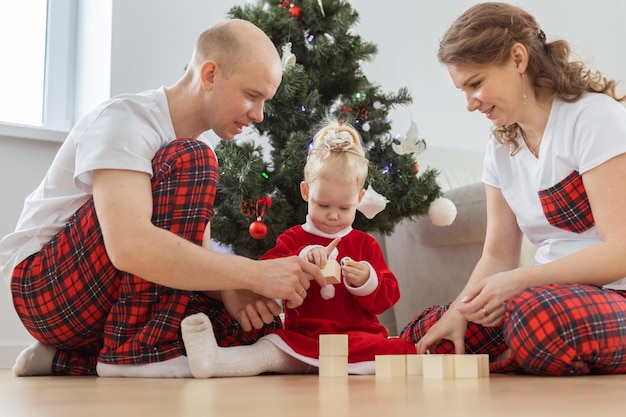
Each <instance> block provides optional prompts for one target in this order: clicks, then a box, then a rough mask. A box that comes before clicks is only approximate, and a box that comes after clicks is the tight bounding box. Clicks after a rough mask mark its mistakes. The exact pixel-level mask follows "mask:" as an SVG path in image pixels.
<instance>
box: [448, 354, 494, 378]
mask: <svg viewBox="0 0 626 417" xmlns="http://www.w3.org/2000/svg"><path fill="white" fill-rule="evenodd" d="M454 372H455V377H456V378H483V377H489V355H470V354H467V355H457V356H455V357H454Z"/></svg>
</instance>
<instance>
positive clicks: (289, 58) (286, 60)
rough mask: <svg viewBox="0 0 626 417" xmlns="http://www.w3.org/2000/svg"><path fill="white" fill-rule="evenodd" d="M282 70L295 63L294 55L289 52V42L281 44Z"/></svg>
mask: <svg viewBox="0 0 626 417" xmlns="http://www.w3.org/2000/svg"><path fill="white" fill-rule="evenodd" d="M282 62H283V71H284V70H286V69H287V68H290V67H293V66H294V65H296V56H295V55H294V54H293V53H292V52H291V42H287V43H286V44H284V45H283V56H282Z"/></svg>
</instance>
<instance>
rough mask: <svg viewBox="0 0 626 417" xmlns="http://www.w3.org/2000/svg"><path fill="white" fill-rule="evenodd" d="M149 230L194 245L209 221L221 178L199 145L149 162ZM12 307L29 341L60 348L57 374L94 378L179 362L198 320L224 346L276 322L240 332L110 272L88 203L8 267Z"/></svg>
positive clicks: (226, 319)
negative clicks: (189, 327)
mask: <svg viewBox="0 0 626 417" xmlns="http://www.w3.org/2000/svg"><path fill="white" fill-rule="evenodd" d="M152 163H153V172H154V175H153V178H152V191H153V214H152V222H153V223H154V224H155V225H156V226H158V227H161V228H164V229H167V230H170V231H171V232H173V233H176V234H178V235H180V236H182V237H184V238H185V239H187V240H189V241H191V242H194V243H196V244H198V245H201V244H202V237H203V235H204V230H205V227H206V224H207V222H208V221H209V220H210V219H211V217H212V206H213V201H214V199H215V193H216V189H217V182H218V176H219V170H218V165H217V160H216V158H215V154H214V153H213V152H212V151H211V149H210V148H209V147H208V146H207V145H206V144H204V143H202V142H199V141H197V140H193V139H178V140H175V141H173V142H172V143H171V144H169V145H168V146H166V147H164V148H163V149H161V150H159V151H158V152H157V154H156V155H155V157H154V159H153V161H152ZM11 290H12V294H13V302H14V306H15V309H16V311H17V313H18V315H19V316H20V318H21V320H22V323H23V324H24V326H25V327H26V329H27V330H28V331H29V332H30V334H31V335H33V337H34V338H35V339H36V340H38V341H40V342H41V343H45V344H47V345H51V346H54V347H55V348H57V354H56V355H55V358H54V361H53V364H52V373H53V374H54V375H94V374H95V373H96V372H95V369H96V364H97V362H98V361H100V362H103V363H109V364H143V363H153V362H161V361H165V360H168V359H172V358H175V357H178V356H180V355H183V354H184V353H185V352H184V346H183V344H182V339H181V337H180V333H179V330H180V322H181V321H182V319H183V318H184V317H186V316H188V315H190V314H194V313H197V312H204V313H205V314H207V315H208V316H209V317H210V318H211V321H212V323H213V326H214V328H215V335H216V337H217V339H218V342H219V344H220V345H222V346H229V345H240V344H250V343H253V342H254V341H256V340H257V339H258V338H259V337H261V336H263V335H264V334H267V333H269V332H272V331H274V330H275V329H277V328H279V327H280V324H279V321H278V320H276V321H275V322H274V323H272V324H269V325H266V326H265V327H264V328H262V329H260V330H253V331H251V332H244V331H243V330H241V328H240V326H239V325H238V323H237V322H236V321H235V320H234V319H233V318H232V317H231V316H230V315H229V314H228V312H227V311H226V310H225V309H224V306H223V304H222V303H221V302H219V301H216V300H213V299H210V298H208V297H206V296H204V295H203V294H201V293H196V292H192V291H183V290H176V289H172V288H167V287H163V286H160V285H156V284H153V283H151V282H148V281H146V280H144V279H142V278H140V277H137V276H135V275H131V274H129V273H125V272H123V271H119V270H117V269H115V267H114V266H113V265H112V264H111V261H110V260H109V258H108V256H107V253H106V250H105V247H104V242H103V239H102V233H101V230H100V226H99V224H98V219H97V216H96V212H95V209H94V204H93V200H89V201H88V202H87V203H85V204H84V205H83V206H82V207H81V208H80V209H79V210H78V211H77V212H76V213H75V214H74V215H73V216H72V217H71V218H70V219H69V220H68V222H67V224H66V227H65V229H64V230H62V231H61V232H59V233H58V234H57V235H56V236H55V237H54V238H53V239H52V240H51V241H50V242H49V243H48V244H46V245H45V246H44V247H43V248H42V249H41V251H39V252H38V253H36V254H34V255H32V256H30V257H29V258H27V259H26V260H24V261H23V262H22V263H21V264H20V265H19V266H18V267H16V268H15V271H14V275H13V279H12V285H11Z"/></svg>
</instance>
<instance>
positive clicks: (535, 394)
mask: <svg viewBox="0 0 626 417" xmlns="http://www.w3.org/2000/svg"><path fill="white" fill-rule="evenodd" d="M624 415H626V375H618V376H588V377H570V378H549V377H527V376H509V375H492V376H491V377H490V378H482V379H471V380H469V379H456V380H444V381H441V380H422V378H421V377H408V378H380V377H379V378H376V377H375V376H349V377H347V378H319V377H318V376H316V375H264V376H259V377H249V378H218V379H204V380H194V379H182V380H181V379H179V380H171V379H116V378H96V377H31V378H15V377H13V376H12V374H11V372H10V370H8V369H2V370H0V416H3V417H4V416H10V417H23V416H33V417H57V416H58V417H78V416H81V417H82V416H85V417H98V416H107V417H123V416H133V417H142V416H150V417H162V416H168V417H186V416H219V417H228V416H237V417H247V416H250V417H265V416H271V417H281V416H289V417H301V416H302V417H305V416H324V417H333V416H359V417H367V416H376V417H401V416H412V417H418V416H433V417H447V416H454V417H463V416H465V417H473V416H476V417H491V416H494V417H496V416H497V417H516V416H520V417H521V416H524V417H529V416H531V417H542V416H550V417H558V416H564V417H565V416H566V417H578V416H581V417H582V416H584V417H591V416H603V417H613V416H624Z"/></svg>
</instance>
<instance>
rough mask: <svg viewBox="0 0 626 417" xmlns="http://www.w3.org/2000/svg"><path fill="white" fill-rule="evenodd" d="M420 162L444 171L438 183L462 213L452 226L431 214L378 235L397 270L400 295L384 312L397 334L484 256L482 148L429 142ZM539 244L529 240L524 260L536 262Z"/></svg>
mask: <svg viewBox="0 0 626 417" xmlns="http://www.w3.org/2000/svg"><path fill="white" fill-rule="evenodd" d="M417 162H418V164H419V166H420V168H421V169H422V170H423V169H426V168H427V167H429V166H430V167H433V168H436V169H438V170H439V171H440V175H439V177H438V183H439V185H440V187H441V188H442V191H443V192H444V196H445V197H447V198H449V199H450V200H452V201H453V202H454V203H455V205H456V208H457V216H456V219H455V220H454V222H453V223H452V224H451V225H450V226H434V225H433V224H432V223H431V221H430V219H429V218H428V216H422V217H420V218H418V219H416V220H407V221H404V222H402V223H400V224H398V225H397V226H396V228H395V231H394V233H393V235H391V236H388V237H384V238H382V239H379V241H381V244H382V245H383V250H384V251H385V254H386V259H387V263H388V265H389V267H390V268H391V270H392V271H393V272H394V273H395V275H396V277H397V279H398V282H399V285H400V292H401V298H400V301H399V302H398V303H397V304H396V305H395V306H394V308H393V310H391V311H389V312H387V313H385V314H384V315H383V316H381V322H382V323H383V324H384V325H385V326H387V328H388V329H389V332H390V334H397V333H398V332H400V331H401V330H402V328H403V327H404V326H405V325H406V324H407V323H408V322H409V321H410V320H411V319H412V318H413V317H414V316H415V315H416V314H417V313H419V312H420V311H422V310H423V309H424V308H426V307H428V306H431V305H433V304H444V303H448V302H450V301H452V299H453V298H454V297H456V296H457V295H458V293H459V292H460V291H461V290H462V288H463V286H464V285H465V283H466V281H467V279H468V278H469V275H470V273H471V272H472V270H473V268H474V266H475V264H476V262H477V261H478V259H479V258H480V255H481V252H482V245H483V241H484V237H485V228H486V224H487V218H486V205H485V189H484V185H483V184H482V183H481V181H480V178H481V171H482V162H483V154H482V153H479V152H475V151H467V150H460V149H449V148H437V147H429V148H428V149H427V150H426V152H424V154H422V155H419V156H418V158H417ZM533 256H534V247H533V246H532V245H531V244H530V242H528V241H525V242H524V249H523V254H522V264H524V265H527V264H530V263H532V260H533Z"/></svg>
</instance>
